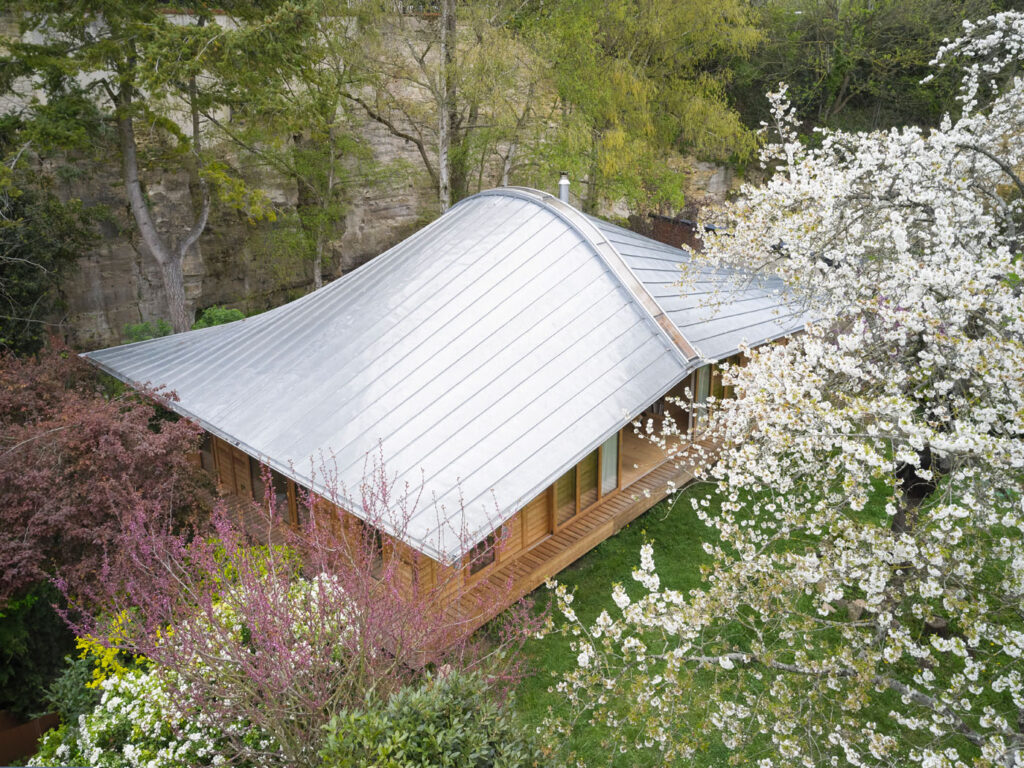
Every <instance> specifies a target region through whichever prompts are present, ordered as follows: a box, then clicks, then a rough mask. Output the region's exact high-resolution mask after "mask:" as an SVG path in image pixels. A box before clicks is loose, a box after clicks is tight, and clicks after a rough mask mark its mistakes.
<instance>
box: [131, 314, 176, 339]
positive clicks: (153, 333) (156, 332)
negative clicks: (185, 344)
mask: <svg viewBox="0 0 1024 768" xmlns="http://www.w3.org/2000/svg"><path fill="white" fill-rule="evenodd" d="M173 332H174V329H173V328H171V324H170V323H168V322H167V321H166V320H164V319H163V318H162V317H160V318H157V319H156V320H154V321H152V322H151V321H149V320H146V321H145V322H142V323H128V325H126V326H125V327H124V343H125V344H134V343H135V342H136V341H146V340H148V339H156V338H158V337H160V336H170V335H171V334H172V333H173Z"/></svg>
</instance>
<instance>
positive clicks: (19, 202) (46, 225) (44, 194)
mask: <svg viewBox="0 0 1024 768" xmlns="http://www.w3.org/2000/svg"><path fill="white" fill-rule="evenodd" d="M2 146H3V141H2V137H0V147H2ZM0 151H2V150H0ZM21 156H23V155H21ZM10 162H12V163H13V164H14V165H15V166H17V165H19V164H20V161H19V153H17V152H15V153H14V157H12V159H11V161H10ZM14 170H15V169H12V168H10V166H7V165H5V166H3V167H2V169H0V354H4V353H7V352H13V353H16V354H18V353H22V354H24V353H30V354H31V353H35V352H38V351H39V350H40V348H41V347H42V346H43V344H44V342H45V341H46V338H47V336H48V335H49V332H50V331H53V330H55V329H56V328H57V327H59V323H55V322H53V318H52V315H53V313H54V310H56V309H57V308H58V306H59V304H60V286H61V283H62V281H63V279H64V277H65V276H66V275H67V274H68V273H69V272H70V271H71V270H72V269H73V268H74V267H75V264H76V262H77V260H78V257H79V256H80V255H81V252H82V251H83V250H85V249H86V248H88V247H89V246H90V245H92V243H93V242H94V241H95V234H96V233H95V230H94V229H93V228H92V226H91V222H90V221H89V216H88V215H87V213H86V212H85V211H84V210H83V208H82V205H81V201H78V200H71V201H68V202H63V201H61V200H60V199H59V198H58V197H57V196H56V195H55V194H54V193H53V192H52V191H51V190H50V189H48V188H47V187H46V186H45V176H43V175H39V180H40V181H41V182H42V183H36V182H35V181H33V180H32V179H30V178H27V174H25V173H24V172H18V173H15V172H14ZM20 170H21V169H19V171H20Z"/></svg>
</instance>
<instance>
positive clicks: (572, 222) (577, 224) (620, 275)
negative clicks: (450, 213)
mask: <svg viewBox="0 0 1024 768" xmlns="http://www.w3.org/2000/svg"><path fill="white" fill-rule="evenodd" d="M478 197H515V198H519V199H521V200H527V201H529V202H532V203H534V204H537V205H543V206H544V207H545V208H547V209H548V210H550V211H551V212H552V213H554V214H555V215H556V216H558V218H560V219H561V220H562V221H564V222H565V223H566V224H568V225H569V226H570V227H571V228H572V229H573V230H574V231H575V232H576V233H577V234H578V235H579V236H580V237H582V238H583V239H584V240H585V241H586V242H587V243H588V244H589V245H590V247H591V248H593V249H594V252H595V253H596V254H597V256H598V257H599V258H600V259H601V260H602V261H603V262H604V264H605V266H606V267H608V269H609V270H610V271H611V273H612V274H613V275H615V277H616V278H617V279H618V281H619V283H620V284H621V285H622V286H623V287H624V288H625V289H626V290H627V291H628V292H629V293H630V294H631V295H632V296H633V298H634V299H635V300H636V302H637V303H638V304H639V305H640V306H641V308H642V309H643V310H644V314H646V315H647V316H648V317H649V318H650V319H651V320H652V321H653V323H654V325H655V326H656V328H657V330H658V332H659V333H660V334H661V336H662V337H664V338H666V339H667V340H668V342H669V344H668V346H669V348H670V349H672V350H673V351H674V352H675V353H676V354H677V355H678V357H679V359H680V362H681V363H682V364H683V365H684V366H686V365H687V364H689V362H690V361H691V360H694V359H696V358H698V357H699V355H698V353H697V351H696V350H695V349H694V347H693V345H692V344H690V342H689V341H688V340H687V338H686V337H685V336H684V335H683V333H682V332H681V331H680V330H679V329H678V328H677V327H676V325H675V323H673V322H672V320H671V318H669V316H668V315H667V314H666V313H665V310H664V309H662V307H661V305H660V304H659V303H658V301H657V300H656V299H655V298H654V297H653V296H652V295H651V294H650V292H649V291H648V290H647V288H646V287H645V286H644V284H643V282H641V280H640V278H638V277H637V276H636V273H635V272H633V270H632V269H631V268H630V266H629V264H627V263H626V260H625V259H623V258H622V254H620V253H619V252H618V250H617V249H616V248H615V246H614V245H612V244H611V242H610V241H609V240H608V238H606V237H605V236H604V234H602V233H601V231H600V230H599V229H598V228H597V227H595V226H594V225H593V224H591V223H590V221H588V220H587V217H586V216H584V215H583V214H582V213H580V212H579V211H578V210H576V209H575V208H573V207H572V206H571V205H569V204H568V203H563V202H562V201H561V200H559V199H558V198H557V197H555V196H554V195H550V194H548V193H547V192H541V191H540V190H537V189H531V188H530V187H496V188H494V189H487V190H484V191H482V192H478V193H477V194H475V195H473V196H472V197H467V198H465V199H464V200H461V201H459V203H458V205H462V204H463V203H465V202H467V201H469V200H472V199H474V198H478ZM454 207H455V206H453V208H454Z"/></svg>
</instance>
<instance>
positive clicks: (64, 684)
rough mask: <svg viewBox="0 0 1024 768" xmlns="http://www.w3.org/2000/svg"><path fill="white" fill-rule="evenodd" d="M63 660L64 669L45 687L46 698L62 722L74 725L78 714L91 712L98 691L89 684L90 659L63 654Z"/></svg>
mask: <svg viewBox="0 0 1024 768" xmlns="http://www.w3.org/2000/svg"><path fill="white" fill-rule="evenodd" d="M64 661H65V663H66V666H65V667H64V671H63V672H61V673H60V675H59V676H58V677H57V679H56V680H54V681H53V683H52V684H51V685H50V687H49V688H47V689H46V700H47V702H48V703H49V704H50V706H51V707H52V708H53V709H54V710H55V711H56V712H57V713H58V714H59V715H60V719H61V722H62V723H68V724H71V725H74V724H75V723H77V722H78V718H79V716H80V715H84V714H87V713H89V712H91V711H92V710H93V708H94V707H95V706H96V705H97V704H98V703H99V701H100V692H99V691H98V690H96V687H95V686H93V687H90V686H89V683H90V682H92V680H93V662H92V659H89V658H84V657H81V658H75V657H73V656H65V657H64Z"/></svg>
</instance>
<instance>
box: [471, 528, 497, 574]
mask: <svg viewBox="0 0 1024 768" xmlns="http://www.w3.org/2000/svg"><path fill="white" fill-rule="evenodd" d="M497 544H498V534H497V531H495V532H494V533H491V534H488V536H487V538H486V539H484V540H483V541H481V542H480V543H479V544H477V545H476V546H475V547H473V549H471V550H470V551H469V574H470V576H472V575H473V574H475V573H479V572H480V571H482V570H483V569H484V568H486V567H487V566H488V565H490V564H491V563H493V562H494V560H495V558H496V557H497V552H496V549H495V548H496V546H497Z"/></svg>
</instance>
